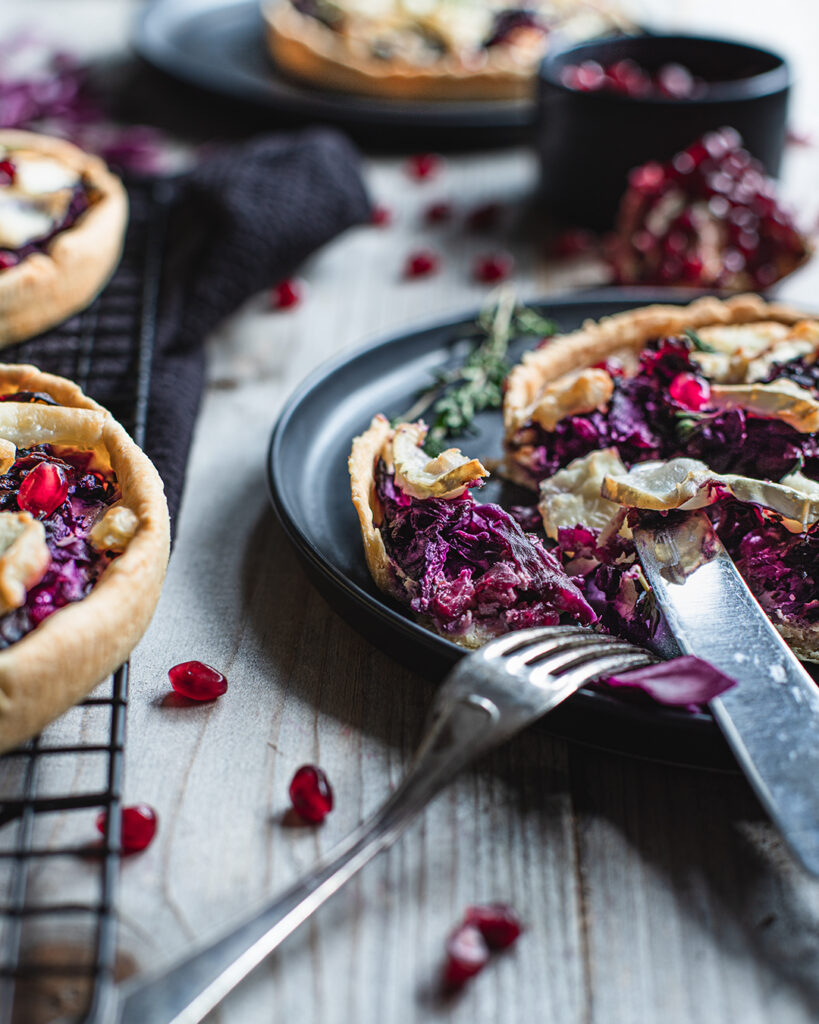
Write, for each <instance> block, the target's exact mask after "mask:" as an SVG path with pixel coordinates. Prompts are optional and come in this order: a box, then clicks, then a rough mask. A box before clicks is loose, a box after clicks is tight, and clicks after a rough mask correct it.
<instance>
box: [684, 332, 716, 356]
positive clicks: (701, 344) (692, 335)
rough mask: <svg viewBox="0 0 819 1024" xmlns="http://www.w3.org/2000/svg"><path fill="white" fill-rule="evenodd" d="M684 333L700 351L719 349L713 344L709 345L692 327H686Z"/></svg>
mask: <svg viewBox="0 0 819 1024" xmlns="http://www.w3.org/2000/svg"><path fill="white" fill-rule="evenodd" d="M683 334H684V335H685V336H686V338H688V340H689V341H690V342H691V344H692V345H693V346H694V348H695V349H697V351H698V352H716V351H717V350H716V349H715V348H714V346H713V345H709V344H708V342H707V341H703V340H702V338H701V337H700V336H699V334H697V332H696V331H695V330H694V329H693V328H691V327H686V328H685V330H684V331H683Z"/></svg>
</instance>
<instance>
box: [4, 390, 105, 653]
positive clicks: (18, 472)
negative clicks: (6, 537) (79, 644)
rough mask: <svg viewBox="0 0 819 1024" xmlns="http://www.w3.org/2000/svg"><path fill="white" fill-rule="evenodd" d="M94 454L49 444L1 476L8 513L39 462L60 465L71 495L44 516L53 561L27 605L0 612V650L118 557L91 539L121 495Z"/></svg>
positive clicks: (81, 591) (79, 594)
mask: <svg viewBox="0 0 819 1024" xmlns="http://www.w3.org/2000/svg"><path fill="white" fill-rule="evenodd" d="M20 397H21V396H18V395H11V396H3V399H4V400H5V399H7V398H12V399H15V400H19V399H20ZM34 400H36V398H35V399H34ZM92 458H93V456H92V454H91V453H90V452H64V451H61V452H60V454H59V455H56V454H55V453H54V451H53V449H52V448H51V446H50V445H38V446H36V447H34V448H29V449H25V450H20V451H18V453H17V459H16V461H15V463H14V465H13V466H12V467H11V469H10V470H9V471H8V473H6V474H5V475H3V476H0V510H2V511H6V512H17V511H19V506H18V504H17V493H18V491H19V489H20V484H21V483H22V481H23V480H24V479H25V477H26V476H27V475H28V474H29V473H30V472H31V471H32V470H33V469H34V468H35V466H37V464H38V463H40V462H49V463H51V464H52V465H55V466H58V467H59V468H60V470H62V472H63V473H64V474H65V477H66V479H67V481H68V497H67V498H66V500H65V501H64V502H63V504H62V505H60V506H59V507H58V508H57V509H55V511H54V512H52V513H51V515H49V516H46V517H45V518H44V519H43V520H42V522H43V526H44V527H45V534H46V544H47V545H48V549H49V551H50V552H51V564H50V565H49V567H48V569H47V570H46V573H45V575H44V576H43V578H42V580H40V582H39V583H37V584H35V586H33V587H32V588H31V589H30V590H29V592H28V593H27V595H26V601H25V604H23V605H22V607H20V608H15V609H13V610H12V611H10V612H7V613H6V614H5V615H2V616H0V649H3V648H5V647H8V646H9V645H10V644H13V643H15V642H16V641H17V640H20V639H22V637H24V636H25V635H26V634H27V633H29V632H31V630H32V629H34V627H35V626H37V625H39V623H41V622H42V621H43V619H46V618H48V616H49V615H51V614H53V613H54V612H55V611H57V610H58V609H59V608H62V607H63V606H64V605H67V604H70V603H71V602H72V601H79V600H80V599H81V598H83V597H85V596H86V594H88V592H89V591H90V590H91V588H92V587H93V586H94V584H95V583H96V582H97V580H98V579H99V577H100V576H101V574H102V572H103V570H104V569H105V568H106V566H107V565H108V564H109V562H110V561H111V559H112V558H113V557H114V555H113V554H112V553H109V552H101V551H97V550H96V548H94V547H93V545H92V544H91V542H90V541H89V540H88V534H89V532H90V530H91V528H92V527H93V525H94V523H95V522H96V520H97V519H98V517H99V516H100V515H101V514H102V512H103V510H104V509H106V508H107V507H109V506H110V505H112V504H113V503H114V502H115V501H116V500H117V498H118V497H119V491H118V488H117V486H116V483H115V482H114V481H113V480H112V479H106V477H105V476H103V474H102V473H100V472H97V471H94V470H92V469H91V461H92Z"/></svg>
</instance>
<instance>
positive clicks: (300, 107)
mask: <svg viewBox="0 0 819 1024" xmlns="http://www.w3.org/2000/svg"><path fill="white" fill-rule="evenodd" d="M134 45H135V46H136V49H137V51H138V53H139V54H140V55H141V56H142V57H144V58H145V59H146V60H147V61H149V62H150V63H151V64H154V65H155V66H157V67H159V68H160V69H161V70H162V71H165V72H167V73H168V74H170V75H173V76H175V77H176V78H181V79H183V80H184V81H186V82H188V83H190V84H192V85H195V86H199V87H200V88H204V89H208V90H210V91H212V92H216V93H220V94H222V95H224V96H227V97H230V98H233V99H236V100H241V101H244V102H250V103H253V104H256V105H260V106H263V107H267V108H269V109H270V110H271V111H273V112H274V113H278V114H281V115H284V116H289V117H298V118H300V119H304V120H309V121H323V122H331V123H334V124H341V125H344V126H346V127H348V128H353V129H354V128H356V127H357V128H359V129H362V128H366V129H369V130H370V131H371V132H372V134H373V141H378V139H379V136H380V135H381V134H382V133H383V134H389V135H390V136H393V135H395V134H396V133H404V135H406V132H408V131H409V132H413V133H417V132H427V133H430V132H431V133H439V132H441V133H443V132H446V133H447V134H449V133H452V132H455V137H456V139H457V141H458V142H460V143H464V144H466V143H467V142H468V138H467V136H470V137H472V141H478V140H480V141H482V143H483V144H485V145H498V144H500V143H506V142H513V141H518V140H519V139H520V138H521V137H522V135H523V134H524V133H525V130H526V129H527V128H528V127H529V126H530V125H531V123H532V120H533V116H534V104H533V103H530V102H525V101H502V102H486V103H484V102H473V103H464V102H459V103H448V102H435V103H432V102H400V101H390V100H378V99H370V98H366V97H356V96H342V95H339V94H338V93H332V92H322V91H321V90H320V89H312V88H309V87H307V86H302V85H299V84H297V83H294V82H292V81H290V80H289V79H287V78H285V77H284V76H282V75H280V74H279V73H278V72H277V70H276V67H275V64H274V63H273V59H272V58H271V57H270V56H269V55H268V53H267V50H266V48H265V43H264V29H263V22H262V16H261V13H260V8H259V0H158V2H156V3H154V4H152V5H151V6H150V7H149V8H148V9H147V10H146V11H145V12H144V14H143V15H142V17H141V18H140V20H139V23H138V25H137V28H136V32H135V36H134ZM359 134H360V132H359Z"/></svg>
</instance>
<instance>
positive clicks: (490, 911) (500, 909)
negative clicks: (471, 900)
mask: <svg viewBox="0 0 819 1024" xmlns="http://www.w3.org/2000/svg"><path fill="white" fill-rule="evenodd" d="M464 923H465V924H472V925H474V926H475V927H476V928H477V929H478V930H479V931H480V933H481V935H483V937H484V940H485V941H486V944H487V945H488V946H489V947H490V948H491V949H506V948H507V947H508V946H511V945H512V943H513V942H514V941H515V940H516V939H517V938H518V936H519V935H520V933H521V932H522V931H523V925H522V924H521V923H520V918H519V917H518V915H517V914H516V913H515V911H514V910H513V909H512V908H511V907H510V906H508V905H507V904H506V903H487V904H485V905H484V906H479V907H469V908H467V911H466V916H465V918H464Z"/></svg>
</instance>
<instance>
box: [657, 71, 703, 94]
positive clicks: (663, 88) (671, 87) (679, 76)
mask: <svg viewBox="0 0 819 1024" xmlns="http://www.w3.org/2000/svg"><path fill="white" fill-rule="evenodd" d="M657 85H658V87H659V90H660V92H661V93H662V94H663V95H664V96H668V97H669V98H670V99H673V100H684V99H688V98H689V96H692V95H693V93H694V89H695V83H694V76H693V75H692V74H691V72H690V71H689V70H688V68H684V67H683V66H682V64H664V65H663V66H662V67H661V68H660V70H659V71H658V72H657Z"/></svg>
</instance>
